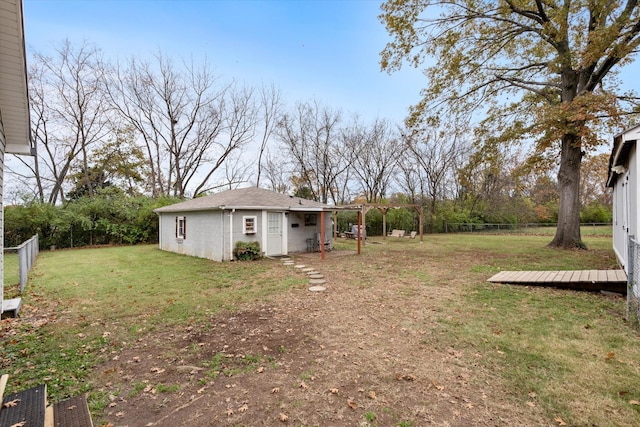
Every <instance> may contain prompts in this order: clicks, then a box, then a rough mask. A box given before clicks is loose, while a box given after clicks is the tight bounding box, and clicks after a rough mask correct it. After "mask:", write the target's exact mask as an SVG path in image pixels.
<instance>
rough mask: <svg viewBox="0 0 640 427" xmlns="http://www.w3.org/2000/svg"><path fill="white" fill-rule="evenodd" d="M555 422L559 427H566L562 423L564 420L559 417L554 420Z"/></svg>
mask: <svg viewBox="0 0 640 427" xmlns="http://www.w3.org/2000/svg"><path fill="white" fill-rule="evenodd" d="M555 421H556V422H557V423H558V425H559V426H566V425H567V423H565V422H564V420H563V419H562V418H560V417H558V418H556V419H555Z"/></svg>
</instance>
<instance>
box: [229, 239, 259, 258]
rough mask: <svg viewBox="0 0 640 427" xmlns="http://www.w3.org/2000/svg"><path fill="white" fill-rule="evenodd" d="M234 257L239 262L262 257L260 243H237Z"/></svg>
mask: <svg viewBox="0 0 640 427" xmlns="http://www.w3.org/2000/svg"><path fill="white" fill-rule="evenodd" d="M233 256H234V257H235V259H237V260H238V261H253V260H256V259H260V258H261V257H262V252H261V251H260V243H258V242H236V247H235V249H234V250H233Z"/></svg>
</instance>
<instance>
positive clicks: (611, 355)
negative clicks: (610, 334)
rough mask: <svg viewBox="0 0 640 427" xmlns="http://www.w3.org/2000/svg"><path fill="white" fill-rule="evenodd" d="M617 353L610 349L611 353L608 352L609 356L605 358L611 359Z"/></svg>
mask: <svg viewBox="0 0 640 427" xmlns="http://www.w3.org/2000/svg"><path fill="white" fill-rule="evenodd" d="M615 355H616V354H615V353H614V352H613V351H610V352H609V353H607V357H605V359H607V360H611V359H613V357H614V356H615Z"/></svg>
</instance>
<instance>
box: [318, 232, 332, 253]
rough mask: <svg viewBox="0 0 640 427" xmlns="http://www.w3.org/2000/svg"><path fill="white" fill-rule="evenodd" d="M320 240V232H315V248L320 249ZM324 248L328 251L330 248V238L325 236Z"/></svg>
mask: <svg viewBox="0 0 640 427" xmlns="http://www.w3.org/2000/svg"><path fill="white" fill-rule="evenodd" d="M321 242H322V240H321V239H320V233H316V248H318V250H320V245H321V244H322V243H321ZM324 250H325V251H330V250H331V239H330V238H328V237H326V236H325V239H324Z"/></svg>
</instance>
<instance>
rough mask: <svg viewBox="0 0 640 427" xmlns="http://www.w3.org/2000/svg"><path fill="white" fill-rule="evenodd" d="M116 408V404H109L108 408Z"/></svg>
mask: <svg viewBox="0 0 640 427" xmlns="http://www.w3.org/2000/svg"><path fill="white" fill-rule="evenodd" d="M116 406H118V404H117V403H116V402H111V403H109V408H115V407H116Z"/></svg>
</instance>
